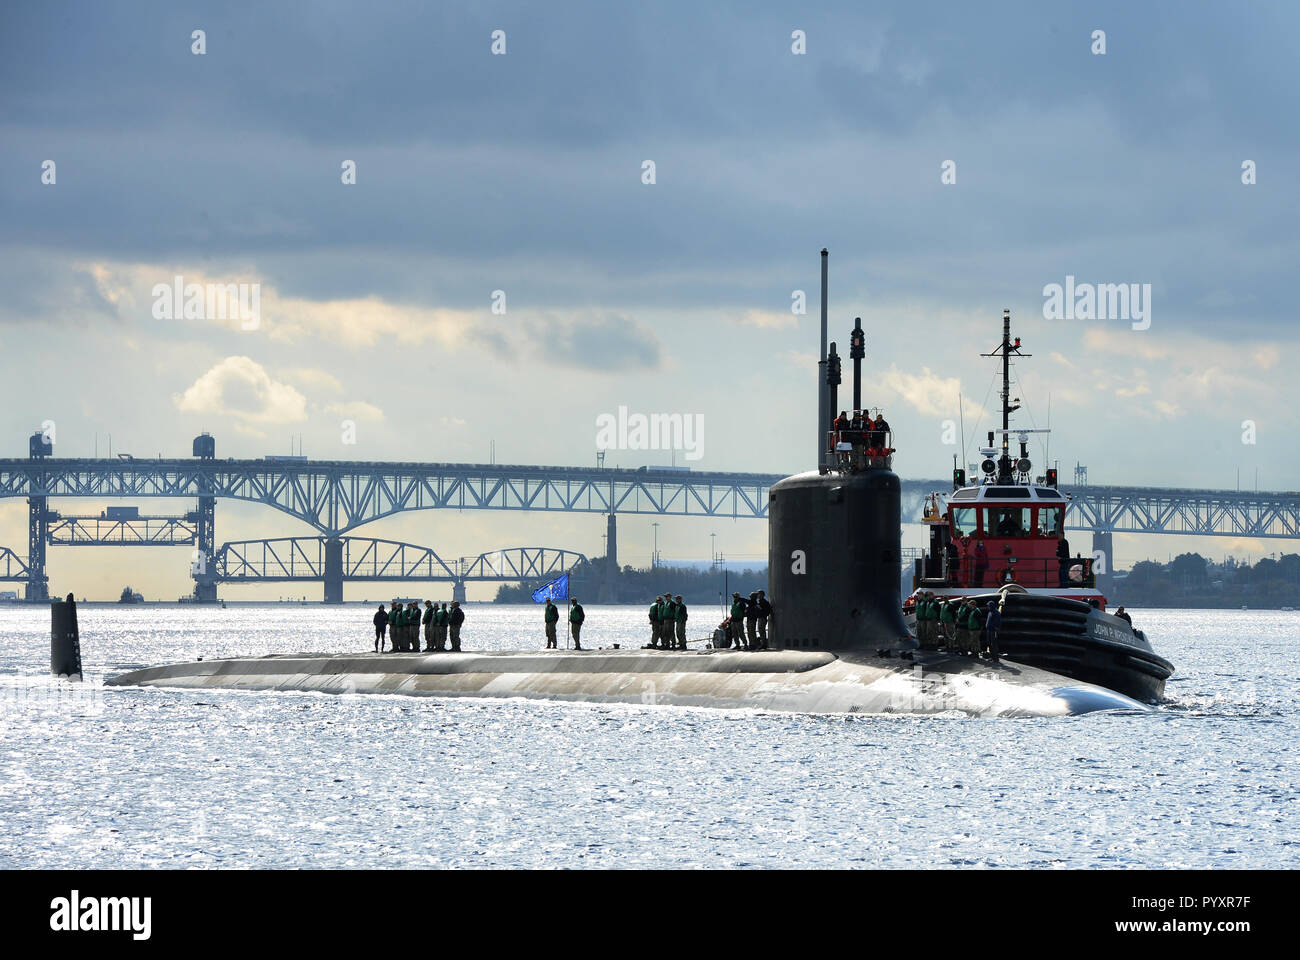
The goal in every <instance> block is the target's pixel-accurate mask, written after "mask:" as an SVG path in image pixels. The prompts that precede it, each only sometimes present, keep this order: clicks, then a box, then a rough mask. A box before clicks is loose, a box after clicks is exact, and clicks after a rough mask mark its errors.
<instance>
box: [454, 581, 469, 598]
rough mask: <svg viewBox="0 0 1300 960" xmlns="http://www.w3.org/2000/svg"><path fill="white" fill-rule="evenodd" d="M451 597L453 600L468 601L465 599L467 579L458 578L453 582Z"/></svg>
mask: <svg viewBox="0 0 1300 960" xmlns="http://www.w3.org/2000/svg"><path fill="white" fill-rule="evenodd" d="M451 598H452V599H453V600H455V601H456V602H457V603H465V602H466V600H465V581H464V580H457V581H456V582H455V583H454V584H452V588H451Z"/></svg>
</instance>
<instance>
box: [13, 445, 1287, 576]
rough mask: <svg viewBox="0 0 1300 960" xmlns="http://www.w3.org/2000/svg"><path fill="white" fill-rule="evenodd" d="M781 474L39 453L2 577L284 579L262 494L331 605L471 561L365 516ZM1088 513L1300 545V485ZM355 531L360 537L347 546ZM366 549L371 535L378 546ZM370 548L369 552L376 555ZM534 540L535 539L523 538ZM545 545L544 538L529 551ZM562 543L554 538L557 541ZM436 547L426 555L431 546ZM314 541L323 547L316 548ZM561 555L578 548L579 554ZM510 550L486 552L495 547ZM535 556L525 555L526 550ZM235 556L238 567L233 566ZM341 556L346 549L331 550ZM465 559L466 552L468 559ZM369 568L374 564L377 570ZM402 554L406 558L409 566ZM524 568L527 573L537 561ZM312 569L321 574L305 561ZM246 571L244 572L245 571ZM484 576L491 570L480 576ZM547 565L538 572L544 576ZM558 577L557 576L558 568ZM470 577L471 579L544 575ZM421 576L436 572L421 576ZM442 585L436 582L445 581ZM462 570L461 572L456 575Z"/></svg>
mask: <svg viewBox="0 0 1300 960" xmlns="http://www.w3.org/2000/svg"><path fill="white" fill-rule="evenodd" d="M780 479H781V475H780V474H756V473H725V472H685V471H680V470H670V469H654V468H642V469H640V470H631V469H619V468H604V467H531V466H511V465H501V464H454V463H376V462H354V461H297V460H295V461H282V460H217V459H214V458H212V457H196V458H194V459H157V460H143V459H132V458H129V457H119V458H118V459H111V460H110V459H63V458H53V457H48V456H45V457H42V456H33V457H31V458H29V459H9V460H0V497H23V498H26V500H27V503H28V520H29V523H28V531H29V536H28V552H27V559H26V560H25V561H23V560H22V559H21V558H20V557H18V555H16V554H14V553H13V552H12V551H11V550H8V549H7V548H0V550H3V551H4V552H3V553H0V580H12V581H21V582H25V583H26V588H27V592H26V596H27V598H28V599H45V598H46V597H47V591H48V588H47V577H46V574H45V549H46V546H47V545H50V544H54V545H79V546H80V545H85V546H90V545H104V546H107V545H115V546H123V545H146V546H147V545H153V546H161V545H169V546H170V545H178V546H179V545H185V546H193V547H194V548H195V550H194V554H193V559H194V563H192V564H191V573H192V575H193V576H194V579H195V599H197V600H202V601H211V600H215V599H216V585H217V583H218V582H222V581H223V580H224V581H225V582H252V581H255V580H259V579H260V580H263V581H266V580H269V579H271V578H270V577H268V576H260V577H259V576H253V575H252V573H251V571H252V570H253V568H254V566H255V564H252V563H251V562H250V563H245V562H244V561H243V560H241V559H239V558H241V557H247V556H250V555H253V554H256V550H257V549H258V548H257V547H255V546H248V544H262V545H264V546H263V548H262V549H264V550H265V549H272V548H271V547H269V546H265V545H270V544H279V545H280V546H277V547H275V548H274V549H273V553H272V554H262V555H260V556H264V557H265V558H266V559H265V561H259V562H264V563H269V564H270V566H262V567H261V568H260V569H261V570H263V572H265V571H267V570H274V569H276V566H275V565H276V563H277V562H278V560H277V559H276V558H278V559H283V558H282V557H280V552H279V551H281V550H283V551H287V553H288V556H289V557H293V556H294V552H293V551H294V550H296V549H297V548H296V547H295V548H291V547H289V546H288V542H287V541H284V540H282V541H270V540H268V541H245V542H244V543H243V544H242V545H237V544H225V545H223V547H222V548H221V550H220V551H219V550H218V548H217V544H216V538H215V509H216V501H217V500H218V499H226V500H243V501H246V502H249V503H259V504H263V505H265V506H268V507H271V508H273V509H276V510H279V511H280V512H282V513H285V514H288V515H289V516H292V517H296V518H297V519H299V520H302V521H303V522H304V523H306V524H307V525H308V526H310V527H311V528H312V529H314V530H315V531H316V532H317V534H318V536H317V537H315V538H310V537H309V538H289V539H302V541H303V542H302V545H301V549H302V558H300V559H299V560H297V561H295V563H299V564H304V563H305V562H306V560H305V558H306V557H308V556H310V557H312V558H313V562H315V563H316V564H317V566H316V567H313V568H310V569H313V570H315V571H316V573H314V574H313V576H311V577H303V578H299V577H297V576H295V577H293V579H321V580H323V582H324V585H325V599H326V601H327V602H338V601H341V600H342V584H343V581H344V580H345V579H352V580H385V579H394V580H396V579H404V578H400V577H389V576H387V575H386V574H384V573H383V570H386V569H400V565H401V564H405V563H407V553H408V552H409V554H410V557H411V562H412V563H413V564H415V565H414V566H412V567H411V568H410V570H411V571H412V572H415V571H420V570H424V569H426V567H421V566H419V563H424V564H427V570H428V571H429V572H430V573H432V572H433V571H435V570H437V571H439V573H440V574H441V575H443V576H445V575H446V574H445V572H444V568H445V571H459V568H458V567H457V566H456V565H453V564H449V563H444V562H443V561H442V560H441V559H435V557H436V555H435V554H433V551H431V550H427V548H423V547H417V546H415V545H413V544H397V545H396V546H397V547H400V548H401V556H400V557H394V556H391V555H390V556H389V557H388V564H389V565H388V566H387V567H382V568H381V566H376V565H374V564H378V562H379V561H378V560H377V559H376V560H374V561H373V562H372V561H370V560H363V559H362V558H363V557H365V556H377V554H376V551H379V552H382V551H385V550H388V549H389V547H387V546H381V545H383V544H388V545H393V544H394V543H395V542H394V541H380V540H356V539H355V538H348V537H345V536H344V535H345V534H347V533H348V532H350V531H352V530H355V529H356V528H358V527H360V526H363V525H364V524H367V523H371V522H373V521H375V520H379V519H381V518H383V517H388V516H393V515H395V514H398V513H404V512H406V511H410V510H445V509H457V510H520V511H560V512H570V513H599V514H605V515H607V516H609V517H611V518H612V517H614V516H616V515H617V514H620V513H622V514H655V515H662V516H698V517H732V518H739V519H765V518H766V516H767V501H768V490H769V488H770V487H771V486H772V484H774V483H775V482H777V481H778V480H780ZM902 488H903V489H902V492H903V508H904V509H903V513H904V518H905V520H908V521H912V520H917V519H919V517H920V511H921V504H922V501H923V499H924V497H925V495H926V494H928V493H930V492H932V491H936V490H938V491H946V490H947V489H949V486H948V483H947V481H941V480H904V481H903V482H902ZM1068 492H1069V493H1070V494H1071V495H1072V497H1073V507H1074V509H1073V510H1071V511H1070V517H1071V520H1070V523H1069V525H1068V529H1073V530H1088V531H1092V533H1093V535H1094V536H1093V548H1094V551H1096V550H1097V549H1102V550H1104V551H1105V553H1106V555H1107V556H1110V539H1111V536H1112V535H1113V534H1115V533H1145V534H1183V535H1189V536H1192V535H1194V536H1209V537H1246V538H1260V539H1269V538H1276V539H1300V493H1296V492H1288V493H1262V492H1245V491H1235V490H1190V489H1177V490H1175V489H1162V488H1154V487H1118V486H1090V485H1082V486H1075V487H1072V488H1069V490H1068ZM65 497H66V498H81V499H99V500H105V499H123V500H147V499H150V498H182V499H194V500H196V501H197V510H194V511H191V512H189V513H187V514H185V515H184V516H180V517H175V516H172V517H164V516H156V517H137V518H131V519H129V520H123V519H114V518H106V517H83V516H63V515H61V514H59V513H57V512H55V511H52V510H50V509H49V507H48V500H49V499H50V498H65ZM345 541H348V542H346V543H345ZM363 544H370V545H371V547H369V548H366V547H365V546H363ZM367 549H369V551H370V552H369V553H368V554H367ZM519 549H520V550H522V549H524V548H519ZM527 549H535V550H541V549H543V548H527ZM546 549H550V548H546ZM422 550H423V551H426V554H425V555H423V557H424V559H423V560H420V561H418V562H417V561H416V560H415V558H416V557H420V556H422V555H421V554H420V552H419V551H422ZM313 551H315V552H313ZM550 552H551V553H554V554H557V555H567V556H572V557H578V556H580V555H578V554H574V553H571V552H568V551H556V550H550ZM354 553H355V555H356V556H357V558H358V559H357V561H356V562H357V564H359V565H358V566H355V567H354V572H353V573H352V574H350V575H349V574H346V573H345V571H346V570H347V569H348V567H347V563H348V562H351V558H352V557H353V556H354ZM488 556H495V555H494V554H484V555H482V556H481V557H480V558H479V559H480V560H482V559H483V557H488ZM519 556H520V563H521V564H524V561H523V556H524V554H523V553H520V554H519ZM232 557H233V558H235V559H234V561H233V562H234V565H233V567H232V566H231V562H232ZM332 557H336V559H331V558H332ZM460 562H461V561H457V564H459V563H460ZM367 563H371V564H372V565H370V566H366V564H367ZM394 564H397V565H398V566H394ZM525 567H526V564H524V566H521V568H520V569H524V568H525ZM301 569H304V570H305V569H308V567H307V566H302V567H301ZM232 570H233V571H235V572H238V571H241V570H243V571H245V572H244V573H242V574H239V575H237V576H233V575H232V573H231V571H232ZM482 572H483V571H482V570H480V571H479V573H482ZM544 575H546V574H545V573H539V574H537V576H544ZM557 575H558V574H557ZM533 577H534V574H533V573H531V572H527V573H522V574H521V575H520V576H519V577H513V576H510V577H507V576H501V577H491V576H483V577H481V576H479V575H477V574H474V575H471V572H465V573H464V575H463V576H460V577H459V580H460V583H461V584H462V588H463V583H464V581H465V580H466V579H500V580H507V579H523V580H528V579H532V578H533ZM410 579H416V580H418V579H429V577H419V576H416V577H411V578H410ZM433 579H437V578H436V577H434V578H433ZM451 579H453V580H455V579H457V578H456V577H455V576H454V575H453V576H452V577H451Z"/></svg>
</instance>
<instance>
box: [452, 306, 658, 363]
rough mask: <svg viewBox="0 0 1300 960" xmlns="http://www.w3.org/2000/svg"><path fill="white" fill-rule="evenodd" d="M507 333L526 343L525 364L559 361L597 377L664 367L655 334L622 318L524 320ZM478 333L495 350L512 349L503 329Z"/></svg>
mask: <svg viewBox="0 0 1300 960" xmlns="http://www.w3.org/2000/svg"><path fill="white" fill-rule="evenodd" d="M499 319H504V318H499ZM504 326H505V325H504V324H503V327H504ZM511 330H512V331H513V332H517V333H519V334H521V335H522V338H523V339H524V340H525V341H526V344H527V350H526V352H525V353H523V354H519V355H517V358H518V359H521V360H525V361H533V360H535V361H537V362H539V363H542V364H549V363H558V364H562V365H564V366H568V367H579V368H581V369H584V370H591V371H594V372H597V373H626V372H629V371H634V370H646V371H651V370H659V369H661V368H663V367H664V366H665V363H666V360H665V355H664V349H663V345H662V344H661V343H660V342H659V338H658V337H657V336H656V335H655V333H654V331H653V330H649V329H647V328H646V327H644V326H642V325H641V324H640V323H638V322H637V321H635V320H632V319H629V318H628V317H625V316H623V315H621V314H603V315H598V314H578V315H575V316H570V317H565V318H561V317H557V316H555V315H553V314H544V315H541V316H525V317H523V318H521V319H520V321H519V323H518V324H516V325H513V326H512V328H511ZM476 335H477V337H478V339H479V340H480V342H482V343H484V344H485V345H489V346H491V347H493V348H494V349H497V350H502V349H505V350H507V351H510V350H511V344H510V342H509V340H507V339H506V338H505V331H502V332H501V333H494V334H492V335H490V336H489V335H487V334H485V333H484V332H483V331H481V330H480V331H478V333H477V334H476Z"/></svg>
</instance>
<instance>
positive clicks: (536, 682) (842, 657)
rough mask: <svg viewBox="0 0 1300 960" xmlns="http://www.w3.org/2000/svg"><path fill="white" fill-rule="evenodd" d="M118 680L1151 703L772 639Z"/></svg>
mask: <svg viewBox="0 0 1300 960" xmlns="http://www.w3.org/2000/svg"><path fill="white" fill-rule="evenodd" d="M107 684H108V685H110V686H150V687H173V688H182V689H234V690H277V691H303V692H319V693H335V694H342V693H387V694H405V695H413V696H451V697H466V696H468V697H525V698H533V699H544V700H570V701H589V702H597V703H642V704H664V705H676V706H702V707H713V708H722V709H760V710H770V711H778V712H799V713H866V714H877V713H883V714H890V713H905V714H933V713H947V712H957V713H965V714H971V715H977V716H1068V715H1074V714H1081V713H1089V712H1093V711H1097V710H1117V709H1118V710H1143V711H1145V710H1147V709H1149V708H1148V707H1147V706H1146V705H1145V704H1141V703H1139V702H1137V701H1135V700H1132V699H1130V698H1128V697H1125V696H1123V695H1122V694H1119V693H1116V692H1115V691H1113V690H1108V689H1106V688H1104V687H1097V686H1094V685H1091V684H1086V683H1080V682H1078V681H1075V680H1071V679H1069V678H1067V677H1063V676H1060V675H1059V674H1054V673H1049V672H1048V671H1045V670H1041V669H1039V668H1036V667H1030V666H1025V665H1022V664H1017V663H1012V662H1009V661H1005V660H1004V661H1002V662H1001V663H996V664H995V663H989V662H986V661H982V660H977V659H974V658H971V657H963V656H956V655H951V654H943V653H932V652H922V651H916V652H915V654H914V659H911V660H904V659H900V658H894V657H890V658H885V657H879V656H874V655H869V654H866V653H865V652H850V653H841V654H838V655H837V654H835V653H831V652H827V651H798V650H773V651H762V652H736V651H727V650H699V651H673V652H666V651H655V650H603V649H594V650H582V651H576V650H547V651H526V652H459V653H451V652H445V653H384V654H379V653H371V652H362V653H297V654H269V655H266V656H261V657H238V658H231V659H224V660H194V661H188V662H184V663H175V664H167V665H163V666H156V667H147V668H144V669H139V670H134V671H131V672H128V673H125V674H122V675H119V676H117V677H113V678H111V679H110V680H108V681H107Z"/></svg>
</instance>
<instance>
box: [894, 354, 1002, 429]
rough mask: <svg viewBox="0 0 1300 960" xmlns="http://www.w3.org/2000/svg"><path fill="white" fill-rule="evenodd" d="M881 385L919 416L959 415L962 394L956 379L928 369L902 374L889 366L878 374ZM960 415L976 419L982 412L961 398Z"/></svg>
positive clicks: (895, 367)
mask: <svg viewBox="0 0 1300 960" xmlns="http://www.w3.org/2000/svg"><path fill="white" fill-rule="evenodd" d="M880 384H881V386H883V387H885V389H887V390H889V391H892V392H893V393H894V394H895V395H896V396H897V397H898V398H899V399H900V400H902V401H903V402H904V403H906V404H907V405H908V406H910V407H912V408H913V409H915V410H916V411H917V412H918V413H922V414H925V415H927V416H933V417H946V416H951V415H953V414H956V413H957V412H958V403H957V396H958V394H960V393H962V388H961V380H960V379H959V378H957V377H941V376H939V375H938V374H935V373H932V372H931V371H930V368H929V367H922V368H921V372H920V373H919V374H914V373H905V372H903V371H902V370H899V369H898V367H897V366H896V365H894V364H890V367H889V369H888V370H886V371H885V372H884V373H883V374H881V375H880ZM961 413H962V415H963V416H965V417H967V418H968V419H972V420H978V419H979V418H980V417H982V416H984V409H983V408H982V407H981V406H980V405H979V404H977V403H973V402H971V401H970V400H969V399H967V398H965V397H963V398H962V402H961Z"/></svg>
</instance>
